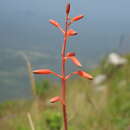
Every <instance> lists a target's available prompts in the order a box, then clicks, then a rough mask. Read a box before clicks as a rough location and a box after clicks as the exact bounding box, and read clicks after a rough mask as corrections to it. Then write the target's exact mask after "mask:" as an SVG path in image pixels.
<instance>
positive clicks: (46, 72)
mask: <svg viewBox="0 0 130 130" xmlns="http://www.w3.org/2000/svg"><path fill="white" fill-rule="evenodd" d="M33 73H34V74H51V73H52V71H51V70H49V69H40V70H34V71H33Z"/></svg>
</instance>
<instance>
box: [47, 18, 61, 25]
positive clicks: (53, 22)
mask: <svg viewBox="0 0 130 130" xmlns="http://www.w3.org/2000/svg"><path fill="white" fill-rule="evenodd" d="M49 22H50V23H51V24H52V25H54V26H55V27H60V24H59V23H58V22H57V21H55V20H53V19H50V20H49Z"/></svg>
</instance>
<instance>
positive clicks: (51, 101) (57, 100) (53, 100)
mask: <svg viewBox="0 0 130 130" xmlns="http://www.w3.org/2000/svg"><path fill="white" fill-rule="evenodd" d="M55 102H61V104H63V105H65V103H64V101H63V100H62V99H61V97H59V96H56V97H53V98H52V99H50V103H55Z"/></svg>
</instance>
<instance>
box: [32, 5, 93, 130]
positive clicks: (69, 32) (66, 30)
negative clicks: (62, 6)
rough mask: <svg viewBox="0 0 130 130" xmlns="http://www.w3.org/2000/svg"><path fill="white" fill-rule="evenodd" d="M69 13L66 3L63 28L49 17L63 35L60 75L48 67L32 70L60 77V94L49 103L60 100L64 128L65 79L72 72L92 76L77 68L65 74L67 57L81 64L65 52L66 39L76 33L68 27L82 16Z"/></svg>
mask: <svg viewBox="0 0 130 130" xmlns="http://www.w3.org/2000/svg"><path fill="white" fill-rule="evenodd" d="M69 14H70V3H67V4H66V17H65V28H64V29H62V27H61V25H60V24H59V23H58V22H57V21H55V20H53V19H50V20H49V22H50V23H51V24H52V25H53V26H54V27H56V28H58V29H59V30H60V31H61V32H62V34H63V35H64V42H63V46H62V50H61V75H59V74H57V73H55V72H54V71H52V70H50V69H39V70H34V71H33V73H34V74H41V75H43V74H53V75H55V76H57V77H58V78H60V79H61V94H60V96H56V97H53V98H52V99H51V100H50V102H51V103H55V102H60V103H61V105H62V110H63V118H64V130H68V123H67V108H66V107H67V104H66V80H67V79H69V78H70V77H71V76H73V75H74V74H77V75H79V76H80V77H83V78H86V79H89V80H92V79H93V77H92V76H91V75H90V74H88V73H86V72H84V71H82V70H78V71H75V72H72V73H70V74H68V75H66V73H65V72H66V69H65V63H66V62H67V60H68V59H70V60H72V62H73V63H74V64H75V65H77V66H80V67H81V66H82V65H81V63H80V62H79V60H78V59H77V58H76V54H75V53H74V52H68V53H66V45H67V40H68V38H69V37H71V36H75V35H77V34H78V33H77V32H76V31H74V30H73V29H70V25H71V24H72V23H74V22H76V21H78V20H80V19H82V18H83V17H84V16H83V15H79V16H76V17H74V18H72V19H71V18H70V16H69Z"/></svg>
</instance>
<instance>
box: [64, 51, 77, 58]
mask: <svg viewBox="0 0 130 130" xmlns="http://www.w3.org/2000/svg"><path fill="white" fill-rule="evenodd" d="M75 55H76V54H75V53H74V52H68V53H67V54H66V56H67V57H71V56H75Z"/></svg>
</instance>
